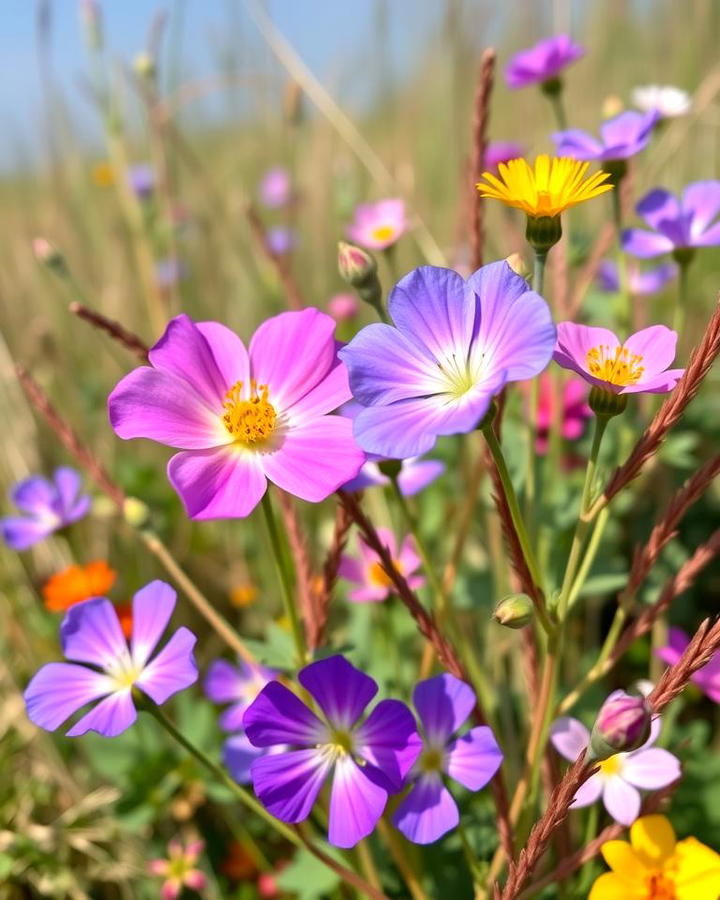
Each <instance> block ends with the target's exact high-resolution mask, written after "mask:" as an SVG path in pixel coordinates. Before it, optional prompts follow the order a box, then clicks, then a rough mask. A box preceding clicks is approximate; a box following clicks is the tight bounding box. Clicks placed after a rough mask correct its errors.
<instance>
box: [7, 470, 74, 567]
mask: <svg viewBox="0 0 720 900" xmlns="http://www.w3.org/2000/svg"><path fill="white" fill-rule="evenodd" d="M81 484H82V483H81V480H80V475H79V474H78V473H77V472H76V471H75V469H71V468H70V467H69V466H61V467H60V468H59V469H56V470H55V472H54V473H53V477H52V480H51V479H48V478H44V477H43V476H42V475H32V476H31V477H30V478H25V479H24V480H23V481H21V482H19V483H18V484H16V485H15V488H14V489H13V491H12V493H11V495H10V499H11V500H12V502H13V503H14V504H15V506H17V508H18V509H19V510H20V512H21V513H24V515H22V516H7V517H6V518H3V519H0V533H2V537H3V540H4V541H5V543H6V544H7V545H8V547H11V548H12V549H13V550H27V549H28V547H32V546H33V544H37V542H38V541H41V540H43V538H46V537H48V536H49V535H51V534H52V533H53V532H54V531H57V530H58V529H59V528H64V527H65V526H66V525H71V524H72V523H73V522H77V521H78V519H82V517H83V516H84V515H86V513H87V511H88V510H89V509H90V502H91V501H90V496H89V495H88V494H83V493H81V491H80V488H81Z"/></svg>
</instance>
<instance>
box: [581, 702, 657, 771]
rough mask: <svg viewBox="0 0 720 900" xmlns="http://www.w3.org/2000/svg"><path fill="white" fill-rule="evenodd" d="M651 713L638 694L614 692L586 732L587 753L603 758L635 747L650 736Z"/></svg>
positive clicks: (591, 756)
mask: <svg viewBox="0 0 720 900" xmlns="http://www.w3.org/2000/svg"><path fill="white" fill-rule="evenodd" d="M651 721H652V712H651V710H650V706H649V704H648V702H647V700H646V699H645V697H642V696H640V695H637V696H631V695H630V694H627V693H625V691H615V692H614V693H612V694H610V696H609V697H608V698H607V700H606V701H605V702H604V703H603V705H602V707H601V708H600V712H599V713H598V717H597V719H596V721H595V725H594V726H593V730H592V733H591V735H590V747H589V750H588V756H589V758H591V759H595V760H603V759H607V758H608V757H609V756H613V755H614V754H615V753H626V752H628V751H630V750H637V748H638V747H641V746H642V745H643V744H644V743H645V741H647V739H648V737H649V736H650V724H651Z"/></svg>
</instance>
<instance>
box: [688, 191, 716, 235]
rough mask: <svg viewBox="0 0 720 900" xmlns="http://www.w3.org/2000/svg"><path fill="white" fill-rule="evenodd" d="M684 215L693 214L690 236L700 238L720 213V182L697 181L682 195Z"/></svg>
mask: <svg viewBox="0 0 720 900" xmlns="http://www.w3.org/2000/svg"><path fill="white" fill-rule="evenodd" d="M682 209H683V212H684V213H687V212H689V213H691V214H692V223H691V225H690V236H691V237H692V238H696V237H700V236H701V235H702V233H703V232H704V231H705V230H706V229H707V227H708V225H710V223H711V222H712V220H713V219H714V218H715V217H716V216H717V215H718V213H720V181H713V180H707V181H695V182H693V184H689V185H688V186H687V187H686V188H685V190H684V191H683V195H682Z"/></svg>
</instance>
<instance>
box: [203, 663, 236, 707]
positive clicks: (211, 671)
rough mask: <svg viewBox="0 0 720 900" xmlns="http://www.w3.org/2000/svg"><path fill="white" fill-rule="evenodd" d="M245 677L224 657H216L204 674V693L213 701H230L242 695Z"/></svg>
mask: <svg viewBox="0 0 720 900" xmlns="http://www.w3.org/2000/svg"><path fill="white" fill-rule="evenodd" d="M245 683H246V679H245V677H244V676H243V673H242V672H241V671H240V670H239V669H238V667H237V666H234V665H233V664H232V663H229V662H228V661H227V660H226V659H216V660H215V661H214V662H213V663H211V664H210V667H209V668H208V671H207V675H206V676H205V684H204V685H203V687H204V689H205V694H206V695H207V697H208V699H210V700H212V701H213V703H231V702H233V701H236V700H238V699H239V698H240V697H242V696H243V689H244V687H245Z"/></svg>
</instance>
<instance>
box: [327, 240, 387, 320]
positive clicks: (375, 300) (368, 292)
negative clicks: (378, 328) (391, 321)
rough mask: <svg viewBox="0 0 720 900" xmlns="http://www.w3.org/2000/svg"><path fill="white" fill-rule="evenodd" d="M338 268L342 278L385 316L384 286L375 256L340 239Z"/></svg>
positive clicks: (362, 298) (382, 316)
mask: <svg viewBox="0 0 720 900" xmlns="http://www.w3.org/2000/svg"><path fill="white" fill-rule="evenodd" d="M338 269H339V271H340V275H341V276H342V278H343V279H344V280H345V281H347V283H348V284H350V285H352V286H353V287H354V288H355V290H356V291H357V292H358V295H359V297H360V299H361V300H364V301H365V302H366V303H369V304H370V306H372V307H374V308H375V309H376V310H377V311H378V314H379V315H380V318H384V316H385V314H384V311H383V308H382V288H381V286H380V279H379V278H378V275H377V263H376V262H375V260H374V259H373V257H372V256H370V254H369V253H367V252H366V251H365V250H362V249H361V248H360V247H356V246H355V245H354V244H348V243H346V242H345V241H339V243H338Z"/></svg>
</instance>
